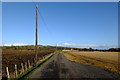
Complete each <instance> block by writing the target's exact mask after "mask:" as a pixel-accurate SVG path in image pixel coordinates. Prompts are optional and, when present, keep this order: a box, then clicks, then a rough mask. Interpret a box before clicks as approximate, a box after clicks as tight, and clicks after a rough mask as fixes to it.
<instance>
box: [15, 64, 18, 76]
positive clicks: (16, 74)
mask: <svg viewBox="0 0 120 80" xmlns="http://www.w3.org/2000/svg"><path fill="white" fill-rule="evenodd" d="M17 76H18V72H17V65H16V64H15V77H17Z"/></svg>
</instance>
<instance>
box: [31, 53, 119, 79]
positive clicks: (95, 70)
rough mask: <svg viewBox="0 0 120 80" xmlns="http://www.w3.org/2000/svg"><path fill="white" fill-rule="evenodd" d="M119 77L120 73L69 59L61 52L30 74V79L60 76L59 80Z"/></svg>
mask: <svg viewBox="0 0 120 80" xmlns="http://www.w3.org/2000/svg"><path fill="white" fill-rule="evenodd" d="M119 77H120V76H119V75H118V74H116V73H113V72H110V71H108V70H105V69H102V68H100V67H96V66H91V65H87V64H82V63H76V62H72V61H69V60H67V59H66V58H65V56H64V55H63V54H61V53H56V54H55V55H54V56H53V57H52V58H50V59H49V60H48V61H47V62H46V63H44V64H43V65H42V66H41V67H40V68H38V69H36V70H35V71H34V72H33V73H32V74H31V75H29V79H30V80H31V79H37V80H39V79H40V80H42V79H43V78H59V80H60V79H63V78H67V79H68V80H73V79H75V78H79V80H80V79H83V78H103V79H105V78H110V79H114V78H119ZM103 79H102V80H103ZM44 80H45V79H44ZM115 80H119V79H115Z"/></svg>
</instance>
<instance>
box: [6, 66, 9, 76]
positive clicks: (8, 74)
mask: <svg viewBox="0 0 120 80" xmlns="http://www.w3.org/2000/svg"><path fill="white" fill-rule="evenodd" d="M6 71H7V78H10V73H9V70H8V67H6Z"/></svg>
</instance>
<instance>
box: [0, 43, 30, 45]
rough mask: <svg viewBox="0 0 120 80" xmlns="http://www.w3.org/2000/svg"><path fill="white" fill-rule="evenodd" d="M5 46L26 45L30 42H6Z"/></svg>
mask: <svg viewBox="0 0 120 80" xmlns="http://www.w3.org/2000/svg"><path fill="white" fill-rule="evenodd" d="M2 45H3V46H25V45H28V44H24V43H6V44H2Z"/></svg>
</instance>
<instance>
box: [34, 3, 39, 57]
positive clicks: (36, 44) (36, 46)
mask: <svg viewBox="0 0 120 80" xmlns="http://www.w3.org/2000/svg"><path fill="white" fill-rule="evenodd" d="M35 35H36V41H35V54H36V59H37V48H38V5H36V34H35Z"/></svg>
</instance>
